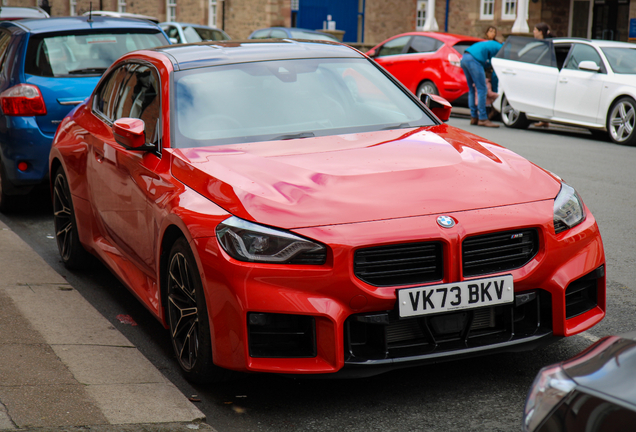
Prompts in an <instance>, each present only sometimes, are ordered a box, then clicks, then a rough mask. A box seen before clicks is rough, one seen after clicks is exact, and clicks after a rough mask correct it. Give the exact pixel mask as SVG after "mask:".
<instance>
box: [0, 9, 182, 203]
mask: <svg viewBox="0 0 636 432" xmlns="http://www.w3.org/2000/svg"><path fill="white" fill-rule="evenodd" d="M169 44H170V42H169V41H168V38H167V36H166V34H165V33H164V32H163V31H162V30H161V28H160V27H159V26H157V25H156V24H154V23H151V22H149V21H144V20H136V19H122V18H110V17H98V16H93V17H86V16H83V17H63V18H49V19H45V20H43V19H33V20H21V21H12V22H2V23H0V211H5V210H7V209H9V206H10V204H9V203H10V201H11V199H12V196H13V195H21V194H25V193H28V192H29V191H30V190H31V189H32V188H33V187H34V186H35V185H38V184H40V183H43V182H45V181H47V179H48V160H49V151H50V149H51V143H52V141H53V136H54V135H55V131H56V130H57V126H58V124H59V123H60V122H61V121H62V119H63V118H64V117H65V116H66V114H68V113H69V112H70V111H71V109H73V107H74V106H75V105H77V104H79V103H80V102H82V101H83V100H84V99H86V98H87V97H88V96H90V94H91V93H92V91H93V89H94V88H95V86H96V85H97V82H98V81H99V79H100V78H101V76H102V74H103V73H104V72H105V71H106V69H108V67H109V66H110V65H111V64H112V63H113V62H114V61H115V60H116V59H117V58H119V57H120V56H121V55H123V54H125V53H127V52H129V51H133V50H137V49H144V48H154V47H157V46H161V45H169Z"/></svg>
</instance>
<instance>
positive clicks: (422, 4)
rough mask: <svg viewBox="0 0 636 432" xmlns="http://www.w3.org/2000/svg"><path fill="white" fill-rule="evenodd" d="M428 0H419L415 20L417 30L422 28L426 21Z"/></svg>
mask: <svg viewBox="0 0 636 432" xmlns="http://www.w3.org/2000/svg"><path fill="white" fill-rule="evenodd" d="M427 6H428V0H417V19H416V21H415V28H416V30H422V29H423V28H424V23H425V22H426V7H427Z"/></svg>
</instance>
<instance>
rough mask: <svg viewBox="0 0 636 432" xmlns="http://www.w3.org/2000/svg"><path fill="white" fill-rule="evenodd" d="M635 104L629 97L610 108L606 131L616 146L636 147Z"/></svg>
mask: <svg viewBox="0 0 636 432" xmlns="http://www.w3.org/2000/svg"><path fill="white" fill-rule="evenodd" d="M635 126H636V102H634V100H633V99H632V98H630V97H624V98H622V99H619V100H618V101H616V102H615V103H614V104H613V105H612V107H611V108H610V114H609V116H608V121H607V130H608V131H609V135H610V138H611V139H612V141H614V142H615V143H617V144H625V145H636V133H634V128H635Z"/></svg>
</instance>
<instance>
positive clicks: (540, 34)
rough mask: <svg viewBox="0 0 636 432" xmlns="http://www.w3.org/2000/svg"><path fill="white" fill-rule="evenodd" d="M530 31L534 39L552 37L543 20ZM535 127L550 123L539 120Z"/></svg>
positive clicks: (546, 125) (547, 125)
mask: <svg viewBox="0 0 636 432" xmlns="http://www.w3.org/2000/svg"><path fill="white" fill-rule="evenodd" d="M532 33H533V34H534V38H535V39H550V38H552V37H554V36H553V35H552V32H551V31H550V26H549V25H547V24H546V23H544V22H540V23H539V24H537V25H536V26H534V28H533V29H532ZM534 126H535V127H541V128H543V127H546V128H547V127H549V126H550V123H549V122H544V121H540V122H536V123H535V124H534Z"/></svg>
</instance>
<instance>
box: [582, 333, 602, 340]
mask: <svg viewBox="0 0 636 432" xmlns="http://www.w3.org/2000/svg"><path fill="white" fill-rule="evenodd" d="M579 336H582V337H584V338H585V339H587V340H589V341H590V342H598V341H599V340H600V339H601V338H600V337H596V336H594V335H593V334H590V333H588V332H583V333H579Z"/></svg>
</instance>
